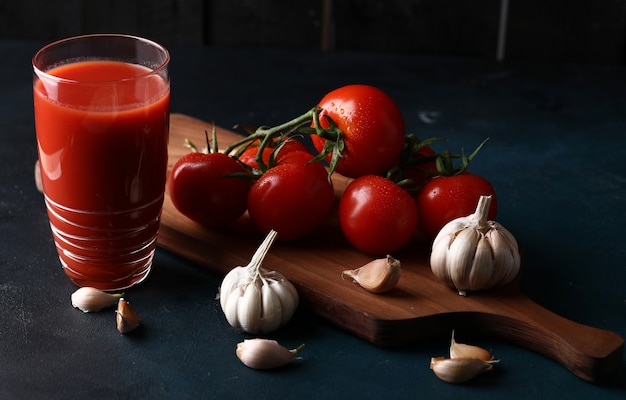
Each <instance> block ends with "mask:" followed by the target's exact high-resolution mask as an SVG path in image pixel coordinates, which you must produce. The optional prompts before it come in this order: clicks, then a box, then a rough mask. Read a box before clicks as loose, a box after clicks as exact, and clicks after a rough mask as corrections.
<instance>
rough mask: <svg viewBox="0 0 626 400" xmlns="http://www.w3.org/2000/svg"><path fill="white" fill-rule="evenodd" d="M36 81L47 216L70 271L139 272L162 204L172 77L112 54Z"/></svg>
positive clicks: (114, 281)
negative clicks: (165, 76) (108, 57)
mask: <svg viewBox="0 0 626 400" xmlns="http://www.w3.org/2000/svg"><path fill="white" fill-rule="evenodd" d="M38 75H39V76H38V77H36V78H35V81H34V108H35V123H36V130H37V141H38V151H39V160H40V168H41V173H42V174H41V175H42V183H43V188H44V193H45V203H46V207H47V210H48V216H49V219H50V225H51V228H52V233H53V237H54V240H55V244H56V246H57V249H58V253H59V257H60V259H61V263H62V265H63V267H64V270H65V272H66V274H67V275H68V277H69V278H70V279H71V280H72V281H74V282H75V283H76V284H78V285H80V286H94V287H98V288H100V289H103V290H117V289H122V288H125V287H128V286H131V285H133V284H134V283H137V282H138V281H141V280H143V279H144V278H145V276H146V275H147V273H148V272H149V270H150V267H151V264H152V256H153V254H154V249H155V246H156V235H157V232H158V228H159V220H160V212H161V207H162V204H163V196H164V188H165V177H166V169H167V141H168V130H169V81H168V80H167V78H165V79H164V78H163V77H161V76H160V75H159V74H156V73H153V71H152V70H151V69H148V68H146V67H143V66H139V65H136V64H129V63H124V62H118V61H98V60H94V61H77V62H72V63H68V64H64V65H60V66H56V67H53V68H52V69H49V70H47V71H45V73H44V74H38Z"/></svg>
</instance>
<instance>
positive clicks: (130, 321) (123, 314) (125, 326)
mask: <svg viewBox="0 0 626 400" xmlns="http://www.w3.org/2000/svg"><path fill="white" fill-rule="evenodd" d="M115 313H116V321H117V330H118V331H120V333H128V332H131V331H133V330H135V329H137V328H138V327H139V317H138V316H137V314H136V313H135V311H134V310H133V309H132V308H131V307H130V304H128V302H127V301H126V300H124V299H123V298H120V300H119V302H118V303H117V310H116V311H115Z"/></svg>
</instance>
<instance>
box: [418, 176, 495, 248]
mask: <svg viewBox="0 0 626 400" xmlns="http://www.w3.org/2000/svg"><path fill="white" fill-rule="evenodd" d="M481 195H484V196H489V195H491V196H493V198H492V200H491V206H490V207H489V214H488V218H489V219H490V220H493V219H495V217H496V212H497V210H498V202H497V199H496V193H495V190H494V189H493V186H492V185H491V183H489V181H487V180H486V179H484V178H482V177H480V176H478V175H474V174H471V173H469V172H463V173H461V174H459V175H452V176H438V177H435V178H433V179H431V180H430V181H428V183H426V184H425V185H424V187H423V188H422V189H421V190H420V191H419V192H418V193H417V194H416V197H415V198H416V203H417V210H418V212H419V215H420V223H419V229H420V230H421V231H422V233H424V234H425V235H426V236H428V237H430V238H434V237H435V236H437V233H439V231H440V230H441V228H443V226H444V225H445V224H446V223H448V222H449V221H451V220H453V219H455V218H458V217H465V216H467V215H470V214H472V213H473V212H474V211H476V205H477V204H478V199H479V198H480V196H481Z"/></svg>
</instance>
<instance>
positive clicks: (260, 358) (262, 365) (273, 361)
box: [236, 339, 304, 369]
mask: <svg viewBox="0 0 626 400" xmlns="http://www.w3.org/2000/svg"><path fill="white" fill-rule="evenodd" d="M303 348H304V345H300V346H298V347H297V348H295V349H293V350H289V349H287V348H286V347H283V346H281V345H280V344H279V343H278V342H277V341H275V340H269V339H246V340H244V341H243V342H240V343H237V350H236V354H237V357H238V358H239V359H240V360H241V362H242V363H244V364H245V365H246V366H247V367H250V368H254V369H272V368H278V367H282V366H283V365H286V364H289V363H291V362H293V361H294V360H296V359H298V358H299V357H297V356H296V355H297V354H298V353H299V352H300V350H302V349H303Z"/></svg>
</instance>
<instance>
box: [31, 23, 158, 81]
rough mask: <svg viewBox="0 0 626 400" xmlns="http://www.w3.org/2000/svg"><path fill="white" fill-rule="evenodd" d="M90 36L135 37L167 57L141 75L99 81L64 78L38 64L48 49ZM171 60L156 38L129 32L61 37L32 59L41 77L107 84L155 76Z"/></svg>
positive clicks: (134, 38)
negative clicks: (38, 60)
mask: <svg viewBox="0 0 626 400" xmlns="http://www.w3.org/2000/svg"><path fill="white" fill-rule="evenodd" d="M90 38H119V39H123V38H125V39H133V40H135V41H137V42H142V43H145V44H147V45H150V46H152V47H154V48H156V49H158V50H159V51H161V52H163V54H164V55H165V58H164V60H163V61H162V62H160V63H159V65H157V66H156V67H155V68H150V71H148V72H146V73H145V74H141V75H137V76H133V77H129V78H123V79H114V80H98V81H88V80H78V79H68V78H63V77H60V76H56V75H52V74H50V73H48V72H46V71H43V70H42V69H41V68H40V67H39V66H38V65H37V59H38V58H39V57H40V56H41V55H42V54H43V53H44V52H46V51H48V50H50V49H51V48H53V47H56V46H58V45H60V44H63V43H69V42H71V41H75V40H83V39H90ZM169 62H170V53H169V51H167V49H166V48H165V46H163V45H161V44H159V43H157V42H155V41H154V40H151V39H147V38H144V37H141V36H136V35H129V34H123V33H91V34H85V35H77V36H70V37H66V38H63V39H59V40H56V41H54V42H51V43H48V44H47V45H45V46H43V47H42V48H40V49H39V50H37V52H36V53H35V55H34V56H33V58H32V60H31V64H32V66H33V70H34V71H35V74H36V75H37V76H38V77H39V78H40V79H41V78H45V79H48V80H53V81H57V82H63V83H70V84H71V83H76V84H81V83H82V84H107V83H109V84H110V83H113V82H124V81H133V80H138V79H142V78H146V77H149V76H153V75H156V74H159V73H160V72H161V71H163V70H164V69H165V68H166V67H167V65H168V64H169Z"/></svg>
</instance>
